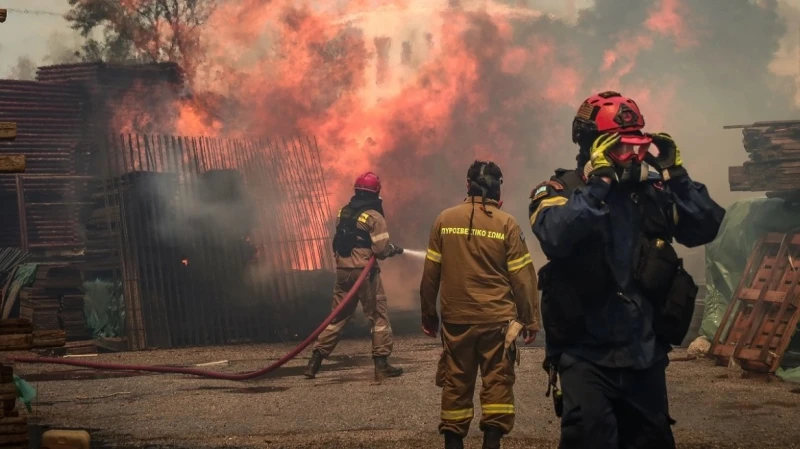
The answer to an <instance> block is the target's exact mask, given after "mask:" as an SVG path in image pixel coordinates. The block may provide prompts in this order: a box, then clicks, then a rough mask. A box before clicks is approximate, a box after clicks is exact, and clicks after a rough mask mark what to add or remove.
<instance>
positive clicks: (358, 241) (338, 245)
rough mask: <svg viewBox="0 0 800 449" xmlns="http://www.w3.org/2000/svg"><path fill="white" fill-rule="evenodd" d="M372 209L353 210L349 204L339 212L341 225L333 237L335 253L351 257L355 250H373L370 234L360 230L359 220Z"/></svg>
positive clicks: (337, 227)
mask: <svg viewBox="0 0 800 449" xmlns="http://www.w3.org/2000/svg"><path fill="white" fill-rule="evenodd" d="M369 209H371V208H370V207H361V208H358V209H356V208H353V207H351V206H350V205H349V204H348V205H347V206H345V207H343V208H342V210H341V211H340V212H339V224H338V225H337V226H336V233H335V234H334V236H333V251H334V252H335V253H336V254H338V255H339V256H340V257H350V256H351V255H352V254H353V249H355V248H372V239H371V238H370V235H369V232H367V231H365V230H363V229H359V228H358V219H359V217H360V216H361V214H363V213H364V212H365V211H367V210H369Z"/></svg>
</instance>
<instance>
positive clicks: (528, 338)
mask: <svg viewBox="0 0 800 449" xmlns="http://www.w3.org/2000/svg"><path fill="white" fill-rule="evenodd" d="M538 331H539V329H538V327H535V326H526V327H525V328H524V329H522V332H520V335H522V338H523V341H524V342H525V344H526V345H529V344H531V343H533V342H534V341H536V333H537V332H538Z"/></svg>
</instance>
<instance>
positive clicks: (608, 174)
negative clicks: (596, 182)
mask: <svg viewBox="0 0 800 449" xmlns="http://www.w3.org/2000/svg"><path fill="white" fill-rule="evenodd" d="M619 140H620V135H619V133H613V134H601V135H600V136H598V137H597V139H595V140H594V143H593V144H592V149H591V150H590V153H589V157H590V161H591V163H592V171H591V172H589V176H590V177H591V176H596V177H599V178H610V179H612V180H614V181H619V176H618V175H617V171H616V170H615V169H614V162H613V161H612V160H611V158H610V157H609V156H608V152H609V151H610V150H611V149H612V148H614V147H615V146H616V145H617V144H618V143H619Z"/></svg>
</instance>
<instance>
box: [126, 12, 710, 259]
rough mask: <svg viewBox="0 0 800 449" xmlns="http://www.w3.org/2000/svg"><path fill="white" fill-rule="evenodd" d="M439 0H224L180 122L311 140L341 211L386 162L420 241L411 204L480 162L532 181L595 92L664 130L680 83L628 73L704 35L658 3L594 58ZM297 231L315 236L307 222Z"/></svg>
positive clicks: (174, 125) (398, 209)
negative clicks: (363, 177) (334, 0)
mask: <svg viewBox="0 0 800 449" xmlns="http://www.w3.org/2000/svg"><path fill="white" fill-rule="evenodd" d="M133 1H134V0H127V2H133ZM376 3H378V4H377V5H376ZM440 3H444V2H431V1H427V0H402V1H400V0H396V1H382V2H375V1H370V2H368V1H366V0H361V1H359V0H351V1H349V2H338V4H344V5H343V6H339V7H332V6H330V5H326V6H319V7H315V8H313V9H312V8H311V7H310V6H308V5H309V2H295V1H289V0H272V1H267V0H235V1H229V2H223V3H222V4H221V5H220V7H219V8H218V10H217V11H216V12H215V13H214V15H213V16H212V17H211V19H210V23H209V26H208V27H207V29H206V31H205V34H204V36H203V51H204V55H203V56H204V58H202V60H203V62H201V63H199V65H198V66H197V68H196V70H194V71H193V73H192V74H191V76H190V77H189V78H190V79H191V80H192V86H191V89H192V92H193V93H194V95H193V96H192V97H191V99H188V100H181V101H179V102H177V103H176V105H175V106H176V107H177V109H178V113H177V114H175V117H173V119H172V120H171V121H169V125H170V127H169V129H168V130H167V132H174V133H176V134H181V135H192V136H195V135H206V136H225V137H242V136H254V137H265V136H266V137H273V136H293V135H303V134H307V135H313V136H315V137H316V139H317V142H318V144H319V147H320V149H321V152H322V155H321V158H322V163H323V166H324V169H325V177H326V181H327V183H328V191H329V192H331V196H330V198H329V200H330V203H331V205H332V207H333V208H338V207H339V206H340V205H341V204H342V203H344V202H346V201H347V199H348V197H349V196H350V195H351V193H352V182H353V180H354V179H355V177H356V176H357V175H358V174H359V173H360V172H363V171H366V170H375V171H377V172H378V173H379V175H380V176H381V178H382V179H383V181H384V195H385V196H386V198H387V214H388V216H389V217H392V218H390V219H389V220H390V226H391V225H392V221H391V220H392V219H393V218H397V219H402V220H404V221H403V224H404V226H403V228H404V229H408V231H400V232H407V234H409V235H408V236H407V237H408V239H409V240H411V239H412V238H413V241H414V242H418V241H419V238H418V237H419V234H420V233H424V232H427V230H426V229H425V228H426V226H429V220H430V219H431V217H429V216H428V215H425V214H416V215H415V214H413V213H411V212H409V211H414V210H418V209H419V206H420V204H422V203H425V204H427V203H430V204H437V206H436V207H439V206H440V205H441V204H448V203H451V202H452V201H453V198H454V196H453V192H454V191H455V190H452V189H451V187H450V186H452V185H453V184H458V186H457V188H458V189H463V186H462V182H461V178H463V175H464V172H465V170H466V167H467V166H468V165H469V163H470V162H471V160H472V158H475V157H491V158H493V159H494V160H495V161H497V162H498V163H499V164H500V165H501V167H503V168H504V171H505V172H506V177H507V178H508V179H513V178H515V177H516V178H517V179H519V178H523V177H524V175H525V173H526V171H529V170H530V167H531V166H532V165H535V164H536V163H537V159H536V158H537V155H550V154H552V153H554V152H556V151H562V150H561V149H562V148H569V145H570V142H569V141H568V140H565V139H568V138H569V127H570V123H569V120H571V114H574V111H575V110H576V109H577V107H578V105H579V104H580V102H581V101H582V100H583V99H584V98H586V97H588V96H589V95H590V94H592V93H594V92H597V91H602V90H619V91H621V92H623V93H624V94H625V95H628V96H631V97H633V98H635V99H636V101H637V102H638V103H639V104H640V107H641V108H642V110H643V112H644V115H645V117H646V119H647V124H648V125H647V126H648V129H657V128H659V127H660V126H662V125H663V124H664V115H665V114H667V113H668V112H669V107H670V105H671V104H672V101H673V96H674V94H675V92H676V91H677V89H678V85H677V84H676V83H670V82H666V83H664V82H661V81H659V82H658V83H657V85H656V84H654V83H652V82H650V81H649V80H646V79H631V76H629V75H631V73H632V71H633V70H634V68H635V67H636V65H637V60H638V58H639V56H640V55H641V54H642V53H644V52H647V51H648V50H651V49H652V48H653V47H654V44H655V43H656V42H657V40H658V39H669V40H671V41H672V42H673V43H674V44H675V45H677V46H678V47H681V48H685V47H690V46H692V45H696V44H697V37H696V36H694V35H692V33H691V32H690V31H689V27H688V26H687V24H686V23H685V22H684V19H683V18H684V17H686V16H687V14H688V13H687V11H686V6H685V5H684V4H683V2H682V1H680V0H661V1H660V2H657V4H656V6H655V7H654V8H653V10H652V11H651V12H650V15H649V17H648V18H647V19H646V21H645V22H644V23H643V24H642V26H641V27H639V28H630V29H627V30H625V33H624V34H623V33H622V32H620V34H619V35H616V36H611V37H610V40H609V41H608V42H609V43H608V45H606V47H605V48H604V49H601V50H598V52H597V56H598V57H597V59H596V60H594V61H593V62H589V61H586V60H585V59H586V58H584V57H583V56H582V54H585V53H586V52H585V51H584V52H583V53H582V52H581V50H580V49H579V48H578V47H579V44H580V43H579V42H578V40H577V39H576V40H569V39H559V38H557V36H556V35H555V33H548V32H547V29H546V28H544V27H545V25H546V23H545V22H546V21H545V20H543V19H541V18H542V17H544V14H542V13H541V12H538V11H535V10H532V9H530V8H524V7H516V8H515V7H509V6H505V5H500V4H498V3H494V2H492V1H487V2H467V1H464V2H461V3H462V6H461V7H458V8H447V7H445V6H439V5H440ZM473 3H475V4H477V3H480V4H479V5H477V6H471V5H473ZM267 5H268V6H267ZM296 5H300V6H296ZM520 24H523V26H524V27H527V28H526V31H525V32H524V33H522V32H518V31H519V30H518V29H517V28H518V27H519V26H520ZM565 26H566V25H565ZM528 28H529V29H528ZM539 28H542V29H543V30H544V31H541V32H540V31H538V30H539ZM519 35H522V36H523V37H522V38H520V37H519ZM596 38H597V40H598V41H603V40H607V39H608V38H609V37H607V36H597V37H596ZM598 48H600V46H599V45H598ZM129 102H131V103H135V99H134V98H126V99H125V104H126V105H127V104H129ZM122 114H123V116H124V115H125V113H124V112H123V113H122ZM148 120H150V121H151V122H152V121H157V119H156V118H148ZM121 123H122V124H123V125H124V126H134V125H135V124H134V123H132V122H131V124H130V125H129V124H128V123H125V122H124V121H122V122H121ZM569 151H572V150H569ZM567 159H568V158H567ZM530 182H534V181H530ZM530 187H531V186H522V185H520V189H521V190H526V189H529V188H530ZM448 189H450V190H448ZM459 191H460V190H459ZM426 210H427V209H426ZM426 213H427V212H426ZM398 217H399V218H398ZM293 231H294V233H295V236H296V237H298V238H301V237H302V236H303V235H308V234H310V233H311V230H310V229H304V225H303V224H302V223H301V224H298V225H297V226H296V227H295V229H293ZM393 235H398V234H393ZM400 236H401V237H402V234H401V235H400ZM412 236H413V237H412ZM317 253H318V250H317V249H315V247H313V246H309V247H308V248H303V250H302V251H301V254H302V256H301V257H297V258H296V259H297V260H293V262H292V265H293V266H294V267H295V268H297V269H312V268H314V266H313V265H314V264H313V263H311V264H309V263H308V262H305V261H306V260H312V261H313V260H316V259H317V258H318V257H319V256H318V255H317Z"/></svg>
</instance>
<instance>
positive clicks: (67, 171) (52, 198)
mask: <svg viewBox="0 0 800 449" xmlns="http://www.w3.org/2000/svg"><path fill="white" fill-rule="evenodd" d="M87 103H88V98H87V95H86V92H85V90H84V89H83V88H82V87H80V86H77V85H52V84H45V83H39V82H33V81H14V80H0V121H8V122H16V123H17V139H16V140H15V141H13V142H1V143H0V151H1V152H3V153H15V154H24V155H25V156H26V159H27V170H26V175H45V174H47V175H62V176H64V175H75V174H78V166H77V161H78V159H79V158H78V153H80V152H81V151H82V149H84V150H85V146H84V144H83V142H84V141H85V135H86V134H85V133H86V126H85V123H86V120H87V112H88V111H87ZM76 194H77V192H76V189H75V185H74V184H73V183H72V182H71V181H69V180H67V179H64V178H50V177H36V178H35V179H31V180H30V181H29V182H27V183H26V184H25V189H24V192H23V197H24V198H25V201H26V203H43V204H46V205H48V206H47V207H45V206H34V208H35V209H36V210H32V211H30V214H29V217H28V220H27V226H28V233H29V234H30V238H29V239H28V240H29V241H31V242H34V243H45V242H47V241H51V242H52V241H57V242H60V243H69V244H73V243H76V238H77V222H76V218H77V216H76V215H75V214H74V213H71V212H70V211H69V210H67V209H66V208H65V207H63V205H60V204H58V203H63V202H64V198H66V197H75V195H76ZM17 198H18V193H17V181H16V175H0V204H2V208H3V214H2V218H1V219H0V245H2V246H17V245H20V243H21V241H22V238H21V233H20V225H19V223H20V221H19V220H20V215H19V207H18V201H17Z"/></svg>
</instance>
